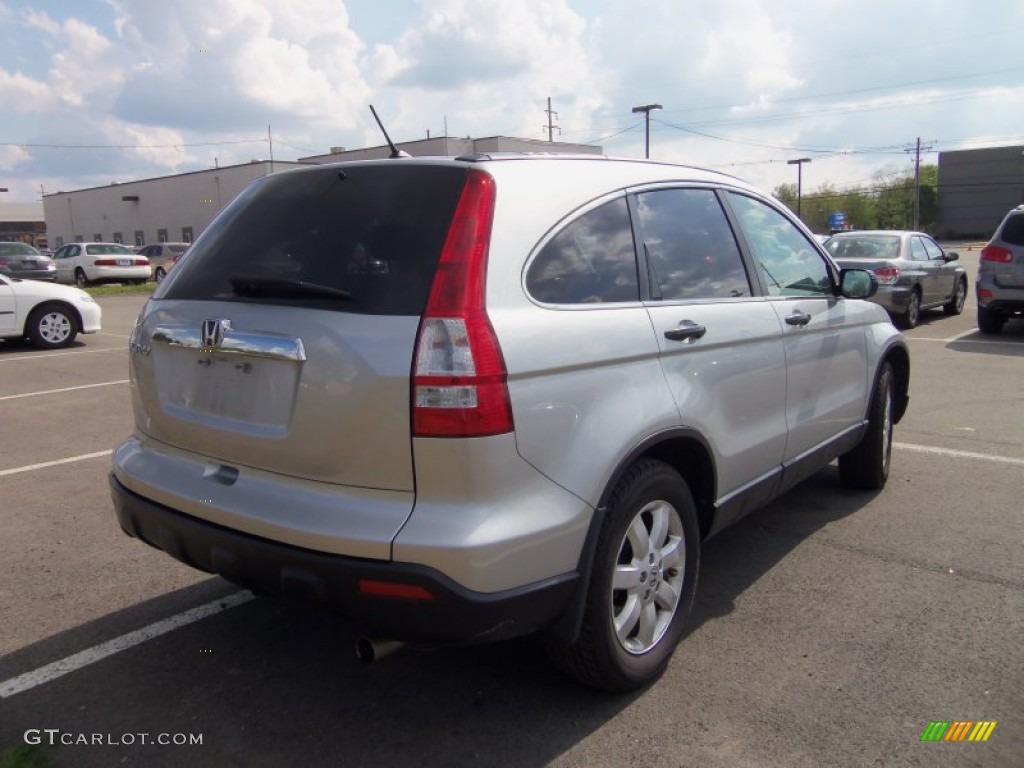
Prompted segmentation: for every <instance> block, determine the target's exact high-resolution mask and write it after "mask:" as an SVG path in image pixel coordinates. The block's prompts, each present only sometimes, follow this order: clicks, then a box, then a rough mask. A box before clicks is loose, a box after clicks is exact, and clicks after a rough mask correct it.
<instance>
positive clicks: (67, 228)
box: [43, 136, 602, 249]
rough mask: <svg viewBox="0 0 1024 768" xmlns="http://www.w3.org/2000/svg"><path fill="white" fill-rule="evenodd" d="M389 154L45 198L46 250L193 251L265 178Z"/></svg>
mask: <svg viewBox="0 0 1024 768" xmlns="http://www.w3.org/2000/svg"><path fill="white" fill-rule="evenodd" d="M398 148H399V149H401V150H402V151H404V152H406V153H408V154H409V155H412V156H414V157H416V156H448V157H458V156H461V155H472V154H479V153H488V152H561V153H573V154H601V152H602V149H601V147H595V146H590V145H587V144H567V143H561V142H547V141H532V140H530V139H515V138H509V137H507V136H492V137H489V138H483V139H470V138H456V137H451V136H440V137H434V138H429V139H424V140H420V141H410V142H405V143H402V144H399V145H398ZM390 153H391V150H390V148H389V147H387V146H379V147H369V148H366V149H356V150H350V151H347V150H345V149H344V148H342V147H332V148H331V151H330V152H329V153H327V154H323V155H314V156H311V157H304V158H300V159H299V160H298V161H295V162H282V161H270V160H253V161H251V162H249V163H244V164H241V165H231V166H223V167H220V168H210V169H207V170H204V171H194V172H192V173H182V174H177V175H175V176H163V177H160V178H154V179H144V180H141V181H130V182H122V183H114V184H111V185H109V186H105V187H92V188H89V189H80V190H76V191H74V192H57V193H55V194H49V195H44V196H43V207H44V210H45V216H46V230H47V234H48V237H49V242H50V247H51V248H54V249H56V248H59V247H60V246H62V245H64V244H65V243H71V242H82V241H95V242H115V243H125V244H127V245H148V244H150V243H162V242H186V243H190V242H192V240H194V239H195V238H196V237H198V236H199V234H200V233H201V232H202V231H203V230H204V229H206V227H207V226H209V224H210V222H211V221H212V220H213V217H214V216H216V215H217V213H219V212H220V211H221V210H222V209H223V208H224V207H225V206H226V205H227V204H228V203H230V202H231V201H232V200H233V199H234V198H235V196H236V195H237V194H238V193H239V192H241V191H242V190H243V189H244V188H245V187H246V185H248V184H249V183H250V182H251V181H253V180H254V179H258V178H260V177H262V176H266V175H267V174H268V173H273V172H276V171H282V170H285V169H287V168H298V167H302V166H304V165H309V164H322V163H336V162H340V161H343V160H372V159H376V158H386V157H388V156H389V155H390Z"/></svg>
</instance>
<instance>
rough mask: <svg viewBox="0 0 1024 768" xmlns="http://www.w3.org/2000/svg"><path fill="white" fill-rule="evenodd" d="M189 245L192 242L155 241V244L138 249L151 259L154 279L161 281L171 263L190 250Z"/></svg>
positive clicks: (141, 253) (150, 263)
mask: <svg viewBox="0 0 1024 768" xmlns="http://www.w3.org/2000/svg"><path fill="white" fill-rule="evenodd" d="M189 245H191V243H154V244H153V245H144V246H143V247H142V248H139V249H138V252H139V254H140V255H142V256H145V257H146V258H147V259H149V265H150V267H151V268H152V270H153V279H154V280H156V282H158V283H159V282H162V281H163V279H164V277H165V276H166V275H167V270H169V269H170V268H171V264H172V263H174V261H176V260H177V259H178V257H179V256H181V254H183V253H184V252H185V251H187V250H188V247H189Z"/></svg>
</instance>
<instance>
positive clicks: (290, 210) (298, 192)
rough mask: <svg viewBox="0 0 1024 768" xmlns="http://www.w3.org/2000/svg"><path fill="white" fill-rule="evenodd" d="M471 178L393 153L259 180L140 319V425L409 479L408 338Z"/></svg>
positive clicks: (186, 443) (362, 480) (248, 454)
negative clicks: (373, 159)
mask: <svg viewBox="0 0 1024 768" xmlns="http://www.w3.org/2000/svg"><path fill="white" fill-rule="evenodd" d="M465 180H466V166H462V165H457V164H453V163H451V162H433V163H431V162H420V161H408V160H390V161H381V162H370V163H356V164H347V165H331V166H319V167H317V168H315V169H314V168H311V169H302V170H298V171H286V172H283V173H279V174H275V175H272V176H268V177H266V178H264V179H261V180H259V181H257V182H254V183H253V184H252V185H251V186H250V187H248V188H247V189H246V190H245V191H244V192H243V193H242V194H241V195H240V196H239V197H238V198H237V199H236V200H235V201H234V202H232V204H231V205H230V206H229V207H228V208H227V209H226V210H225V211H224V212H223V213H222V214H221V215H220V216H219V217H218V218H217V219H216V220H215V221H214V222H213V223H212V224H211V225H210V227H209V228H208V229H207V230H206V231H205V232H204V233H203V235H202V236H201V237H200V238H199V239H198V240H197V241H196V243H195V244H194V245H193V246H192V248H191V249H190V250H189V253H188V255H187V256H186V258H185V259H183V260H182V261H181V262H180V263H179V264H178V265H177V266H176V267H175V269H174V270H173V271H172V272H170V273H168V277H167V279H166V280H165V281H164V282H163V283H161V285H160V287H159V288H158V289H157V291H156V293H155V294H154V297H153V300H152V301H150V302H149V304H148V305H147V308H146V310H145V311H144V313H143V316H142V317H141V318H140V321H139V325H138V326H137V328H136V330H135V332H134V334H133V339H132V349H133V354H132V373H133V378H134V381H135V388H134V405H135V411H136V422H137V427H138V429H139V430H140V431H141V432H143V433H144V434H146V435H148V436H150V437H152V438H154V439H156V440H159V441H161V442H163V443H166V444H168V445H172V446H175V447H178V448H182V449H185V450H188V451H192V452H196V453H199V454H201V455H203V456H206V457H209V458H210V459H212V460H216V461H218V462H221V463H225V464H230V465H240V466H245V467H254V468H258V469H263V470H267V471H271V472H275V473H280V474H284V475H289V476H292V477H295V478H302V479H306V480H315V481H322V482H327V483H336V484H343V485H349V486H357V487H363V488H374V489H382V490H402V491H411V490H413V468H412V458H411V439H410V406H409V397H410V381H409V377H410V372H411V366H412V358H413V349H414V346H415V343H416V334H417V330H418V327H419V322H420V316H421V315H422V313H423V309H424V306H425V305H426V301H427V295H428V293H429V291H430V287H431V282H432V280H433V277H434V272H435V270H436V267H437V263H438V259H439V257H440V254H441V251H442V248H443V246H444V242H445V237H446V235H447V232H448V228H449V225H450V223H451V220H452V214H453V212H454V210H455V207H456V205H457V203H458V200H459V195H460V193H461V191H462V187H463V185H464V184H465Z"/></svg>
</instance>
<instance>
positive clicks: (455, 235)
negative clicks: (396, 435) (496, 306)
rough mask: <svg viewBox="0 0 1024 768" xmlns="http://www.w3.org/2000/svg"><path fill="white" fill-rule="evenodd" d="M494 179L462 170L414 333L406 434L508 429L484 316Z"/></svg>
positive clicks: (495, 351) (504, 394)
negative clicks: (458, 193) (410, 424)
mask: <svg viewBox="0 0 1024 768" xmlns="http://www.w3.org/2000/svg"><path fill="white" fill-rule="evenodd" d="M494 197H495V190H494V179H492V178H491V177H490V176H489V175H488V174H486V173H484V172H483V171H480V170H476V169H473V170H470V171H469V173H468V175H467V178H466V186H465V187H464V188H463V190H462V196H461V197H460V198H459V204H458V206H457V207H456V209H455V215H454V216H453V217H452V224H451V227H450V229H449V230H448V237H447V239H446V240H445V244H444V250H442V252H441V259H440V261H439V263H438V265H437V272H436V273H435V275H434V282H433V284H432V285H431V287H430V297H429V298H428V299H427V307H426V310H425V311H424V313H423V320H422V322H421V323H420V330H419V334H418V336H417V338H416V355H415V358H414V363H413V364H414V369H413V377H412V388H413V392H412V417H413V418H412V422H413V434H414V435H415V436H417V437H484V436H486V435H499V434H503V433H506V432H511V431H512V426H513V425H512V405H511V402H510V400H509V394H508V386H507V384H506V380H507V371H506V369H505V360H504V358H503V357H502V355H501V348H500V346H499V345H498V338H497V336H496V335H495V333H494V328H493V327H492V326H491V321H490V319H489V318H488V317H487V310H486V306H485V290H486V278H487V249H488V244H489V242H490V237H491V221H492V219H493V216H494Z"/></svg>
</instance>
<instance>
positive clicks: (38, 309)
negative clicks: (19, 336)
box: [21, 299, 82, 336]
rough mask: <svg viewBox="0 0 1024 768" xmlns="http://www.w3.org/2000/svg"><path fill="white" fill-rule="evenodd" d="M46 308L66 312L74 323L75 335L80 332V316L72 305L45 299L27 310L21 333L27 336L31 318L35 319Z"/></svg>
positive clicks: (57, 300) (58, 300)
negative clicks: (56, 308) (55, 308)
mask: <svg viewBox="0 0 1024 768" xmlns="http://www.w3.org/2000/svg"><path fill="white" fill-rule="evenodd" d="M47 307H59V308H60V309H64V310H67V311H68V314H70V315H71V319H72V320H74V322H75V333H81V332H82V315H81V314H80V313H79V311H78V308H77V307H75V305H74V304H68V303H67V302H66V301H61V300H60V299H47V300H46V301H41V302H39V303H38V304H36V305H35V306H34V307H32V309H30V310H29V312H28V314H27V315H25V325H24V326H22V329H21V330H22V333H24V334H25V335H26V336H28V332H29V323H31V322H32V318H33V317H35V316H36V314H37V313H39V312H43V311H45V310H46V308H47Z"/></svg>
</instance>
